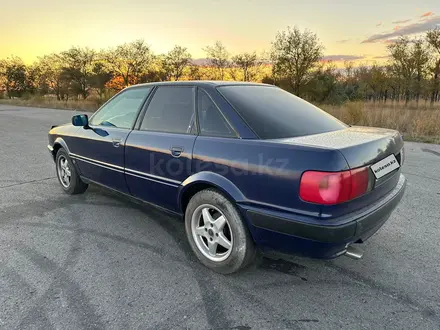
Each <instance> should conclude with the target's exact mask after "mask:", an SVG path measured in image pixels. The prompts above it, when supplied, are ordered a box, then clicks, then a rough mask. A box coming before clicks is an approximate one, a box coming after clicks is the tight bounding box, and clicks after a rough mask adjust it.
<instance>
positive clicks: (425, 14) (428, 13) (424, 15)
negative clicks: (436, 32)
mask: <svg viewBox="0 0 440 330" xmlns="http://www.w3.org/2000/svg"><path fill="white" fill-rule="evenodd" d="M429 16H434V13H433V12H432V11H428V12H426V13H424V14H423V15H422V16H420V17H429Z"/></svg>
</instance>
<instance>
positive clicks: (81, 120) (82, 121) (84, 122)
mask: <svg viewBox="0 0 440 330" xmlns="http://www.w3.org/2000/svg"><path fill="white" fill-rule="evenodd" d="M72 125H73V126H81V127H89V117H88V116H87V115H76V116H73V117H72Z"/></svg>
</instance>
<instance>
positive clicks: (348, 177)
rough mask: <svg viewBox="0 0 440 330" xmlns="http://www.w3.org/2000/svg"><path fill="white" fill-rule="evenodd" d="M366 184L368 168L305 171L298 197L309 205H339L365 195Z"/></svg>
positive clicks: (367, 185) (367, 181)
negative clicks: (339, 170) (337, 170)
mask: <svg viewBox="0 0 440 330" xmlns="http://www.w3.org/2000/svg"><path fill="white" fill-rule="evenodd" d="M368 183H369V173H368V167H363V168H358V169H354V170H348V171H343V172H317V171H307V172H304V174H303V175H302V177H301V183H300V188H299V196H300V197H301V199H302V200H303V201H306V202H311V203H317V204H325V205H331V204H340V203H343V202H347V201H349V200H352V199H354V198H356V197H359V196H361V195H363V194H365V193H366V192H367V191H368V189H369V184H368Z"/></svg>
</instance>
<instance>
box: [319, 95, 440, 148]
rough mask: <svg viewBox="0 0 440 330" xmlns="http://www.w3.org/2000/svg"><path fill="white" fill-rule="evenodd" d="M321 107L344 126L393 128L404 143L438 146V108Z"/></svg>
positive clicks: (368, 103)
mask: <svg viewBox="0 0 440 330" xmlns="http://www.w3.org/2000/svg"><path fill="white" fill-rule="evenodd" d="M321 108H322V109H324V110H325V111H327V112H329V113H330V114H332V115H333V116H335V117H337V118H339V119H340V120H342V121H343V122H345V123H347V124H351V125H359V126H372V127H384V128H391V129H396V130H398V131H400V132H401V133H403V135H404V136H405V138H406V139H407V140H413V141H422V142H430V143H440V105H437V106H435V107H431V106H430V105H429V104H425V103H423V105H422V104H419V107H416V106H415V105H409V106H405V105H404V104H400V103H394V104H392V103H389V104H385V105H384V104H383V103H370V102H367V103H364V102H349V103H346V104H344V105H342V106H331V105H322V106H321Z"/></svg>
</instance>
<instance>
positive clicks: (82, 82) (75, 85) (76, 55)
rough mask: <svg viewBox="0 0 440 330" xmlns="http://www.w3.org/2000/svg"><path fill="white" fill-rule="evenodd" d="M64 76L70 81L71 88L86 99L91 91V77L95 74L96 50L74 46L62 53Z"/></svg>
mask: <svg viewBox="0 0 440 330" xmlns="http://www.w3.org/2000/svg"><path fill="white" fill-rule="evenodd" d="M59 56H60V59H61V62H62V73H61V75H62V77H63V78H64V79H66V80H69V81H70V88H71V90H72V92H73V93H74V94H76V95H81V96H82V98H83V99H86V98H87V96H88V95H89V91H90V84H89V81H90V77H91V76H92V75H93V71H92V70H93V63H94V61H95V60H96V52H95V51H94V50H92V49H89V48H78V47H73V48H71V49H69V50H67V51H64V52H62V53H61V54H60V55H59Z"/></svg>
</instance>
